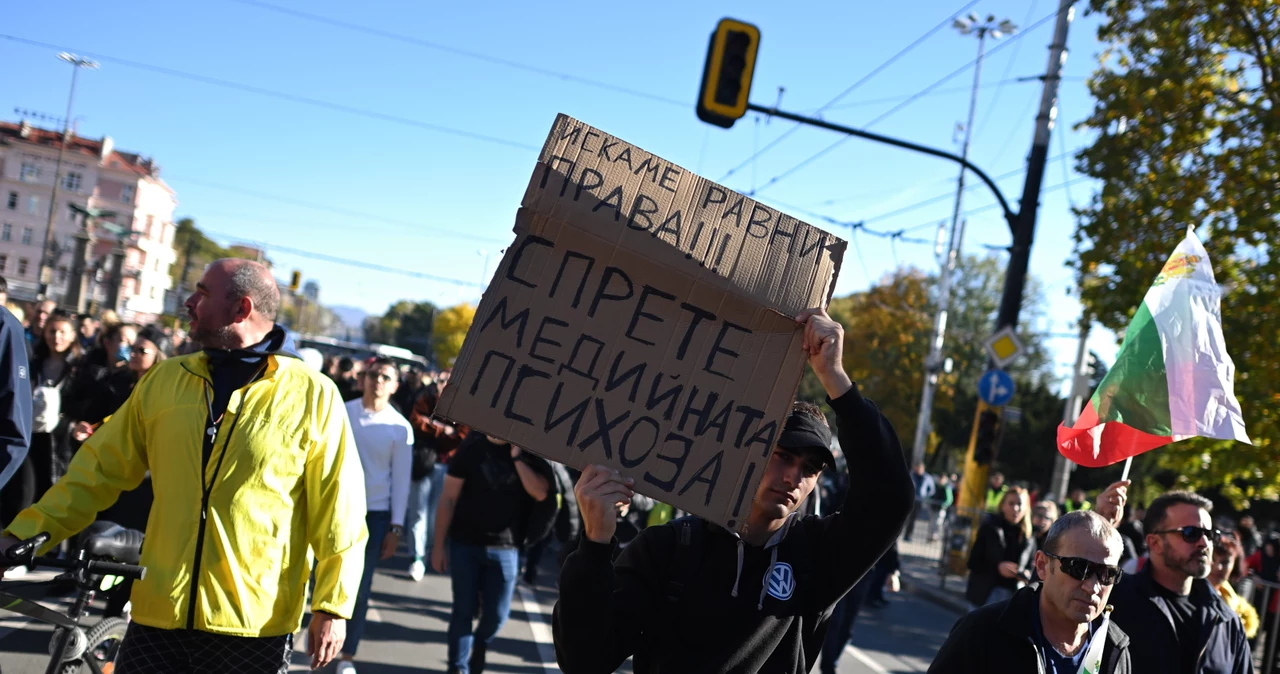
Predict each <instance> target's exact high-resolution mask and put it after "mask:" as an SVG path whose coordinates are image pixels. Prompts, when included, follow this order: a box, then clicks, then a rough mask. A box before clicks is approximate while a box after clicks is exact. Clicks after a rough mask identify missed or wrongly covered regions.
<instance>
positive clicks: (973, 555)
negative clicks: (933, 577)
mask: <svg viewBox="0 0 1280 674" xmlns="http://www.w3.org/2000/svg"><path fill="white" fill-rule="evenodd" d="M1014 529H1015V527H1014V526H1013V525H1009V524H1008V523H1007V522H1006V521H1005V519H1004V516H1003V515H1001V514H1000V513H995V514H992V515H988V516H987V519H986V521H984V522H983V523H982V526H980V527H978V536H977V538H976V539H975V540H974V541H973V549H972V550H970V551H969V564H968V566H969V584H968V585H967V586H966V587H965V591H964V598H965V599H967V600H969V603H971V604H974V605H975V606H982V605H983V604H985V603H987V597H988V596H990V595H991V590H993V589H995V588H996V587H1007V588H1009V589H1010V590H1013V591H1016V590H1017V589H1018V587H1019V585H1020V583H1019V581H1018V579H1016V578H1005V577H1004V576H1002V575H1000V573H999V571H998V569H999V566H1000V562H1014V563H1016V564H1017V565H1018V569H1019V570H1020V571H1025V570H1028V569H1030V568H1031V560H1032V558H1033V557H1034V556H1035V554H1036V539H1035V536H1031V537H1028V538H1027V539H1026V540H1023V541H1019V540H1017V539H1016V538H1015V537H1013V536H1011V535H1010V534H1013V533H1015V532H1014Z"/></svg>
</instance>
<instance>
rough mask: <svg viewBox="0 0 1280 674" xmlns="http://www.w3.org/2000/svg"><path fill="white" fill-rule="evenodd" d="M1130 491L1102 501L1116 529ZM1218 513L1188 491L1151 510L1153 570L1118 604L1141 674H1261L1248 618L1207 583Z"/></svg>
mask: <svg viewBox="0 0 1280 674" xmlns="http://www.w3.org/2000/svg"><path fill="white" fill-rule="evenodd" d="M1127 487H1128V483H1127V482H1120V483H1116V484H1113V485H1112V486H1111V487H1109V488H1108V489H1107V491H1106V492H1103V494H1102V495H1101V496H1100V497H1099V499H1098V509H1099V510H1101V514H1102V515H1103V516H1104V517H1107V519H1108V520H1109V521H1111V522H1112V523H1113V524H1114V523H1116V522H1118V521H1119V519H1120V517H1121V516H1122V513H1123V512H1124V499H1125V497H1126V495H1127ZM1212 510H1213V503H1211V502H1210V501H1209V500H1208V499H1206V498H1204V497H1203V496H1200V495H1198V494H1193V493H1191V492H1187V491H1172V492H1168V493H1166V494H1164V495H1162V496H1160V497H1159V498H1157V499H1155V500H1154V501H1152V502H1151V504H1150V505H1149V506H1148V507H1147V517H1146V520H1145V521H1144V522H1143V529H1144V531H1145V532H1146V537H1147V548H1148V550H1149V551H1150V553H1149V559H1148V562H1147V564H1146V565H1145V566H1143V568H1142V570H1141V571H1139V572H1138V574H1137V575H1135V576H1130V577H1128V578H1125V579H1124V580H1123V581H1121V582H1120V585H1119V586H1118V587H1116V589H1115V592H1114V593H1113V594H1112V596H1111V601H1112V603H1113V604H1114V605H1115V607H1116V610H1115V614H1114V616H1113V619H1114V620H1115V621H1116V622H1117V623H1118V624H1119V625H1120V627H1122V628H1123V629H1124V631H1125V633H1127V634H1128V635H1129V636H1130V637H1131V638H1132V639H1133V643H1132V646H1131V652H1132V655H1133V671H1134V672H1137V673H1138V674H1144V673H1145V672H1152V673H1153V674H1154V673H1157V672H1158V673H1160V674H1169V673H1171V672H1172V673H1175V674H1176V673H1180V672H1195V673H1197V674H1199V673H1201V672H1204V673H1208V672H1215V673H1216V672H1229V673H1232V674H1244V673H1246V672H1252V671H1253V660H1252V655H1251V654H1250V651H1249V642H1248V641H1247V640H1246V639H1245V635H1244V626H1243V624H1242V623H1241V621H1240V617H1239V616H1237V615H1236V614H1235V612H1233V611H1232V610H1231V607H1230V606H1228V605H1227V603H1226V602H1225V601H1224V600H1223V599H1222V597H1221V596H1220V595H1219V594H1218V593H1217V592H1216V591H1214V589H1213V587H1212V586H1211V585H1210V584H1209V582H1208V581H1207V580H1206V578H1207V577H1208V576H1209V571H1210V567H1211V566H1212V564H1211V561H1210V560H1211V559H1212V553H1213V547H1214V545H1215V544H1216V543H1217V542H1218V540H1219V536H1220V532H1218V531H1217V530H1216V529H1213V528H1212V526H1213V525H1212V523H1211V522H1212V520H1210V513H1211V512H1212Z"/></svg>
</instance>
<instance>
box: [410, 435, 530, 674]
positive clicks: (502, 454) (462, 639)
mask: <svg viewBox="0 0 1280 674" xmlns="http://www.w3.org/2000/svg"><path fill="white" fill-rule="evenodd" d="M553 479H554V478H553V477H552V471H551V466H550V465H549V464H548V463H547V462H546V460H544V459H542V458H540V457H537V456H534V455H532V454H530V453H528V452H525V451H523V450H521V449H520V448H519V447H517V446H515V445H512V444H510V443H507V442H503V441H502V440H499V439H498V438H493V437H489V436H486V435H484V434H481V433H473V434H471V436H470V437H468V438H467V439H466V441H464V442H463V443H462V446H461V447H459V448H458V452H457V454H456V455H455V456H454V457H453V459H452V460H451V461H450V462H449V472H448V475H447V476H446V477H445V479H444V490H443V491H442V493H441V494H440V507H439V509H438V511H437V513H436V524H435V544H434V546H433V547H432V549H431V568H433V569H435V570H436V572H437V573H445V572H446V571H447V572H448V573H449V575H450V577H451V585H452V587H453V611H452V614H451V616H450V618H449V636H448V639H449V663H448V671H449V672H450V674H454V673H457V674H471V673H474V674H479V673H480V672H483V671H484V667H485V659H486V654H487V652H488V648H489V646H490V644H492V643H493V639H494V637H496V636H497V634H498V631H499V630H501V629H502V626H503V625H504V624H505V623H506V622H507V617H508V616H509V615H510V613H511V595H512V593H514V592H515V587H516V579H517V578H518V577H519V573H520V552H519V549H520V546H521V545H523V543H524V535H525V531H524V522H525V521H526V519H527V517H528V516H529V514H530V513H531V512H532V510H533V507H534V503H535V502H537V501H544V500H546V499H547V498H548V497H552V496H553V494H554V492H553V489H552V482H553ZM446 540H447V541H448V548H447V551H448V556H447V557H446ZM446 560H447V561H446ZM477 607H479V609H480V621H479V624H478V625H476V624H475V622H476V621H475V617H476V608H477Z"/></svg>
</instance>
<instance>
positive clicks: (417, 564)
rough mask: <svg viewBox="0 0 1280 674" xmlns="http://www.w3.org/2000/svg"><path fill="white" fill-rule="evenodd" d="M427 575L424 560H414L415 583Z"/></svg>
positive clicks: (410, 571)
mask: <svg viewBox="0 0 1280 674" xmlns="http://www.w3.org/2000/svg"><path fill="white" fill-rule="evenodd" d="M426 575H427V566H426V565H425V564H423V563H422V560H421V559H415V560H413V563H412V564H410V565H409V577H410V578H412V579H414V580H415V581H419V580H422V579H423V578H425V577H426ZM351 671H352V672H354V671H355V670H354V669H352V670H351Z"/></svg>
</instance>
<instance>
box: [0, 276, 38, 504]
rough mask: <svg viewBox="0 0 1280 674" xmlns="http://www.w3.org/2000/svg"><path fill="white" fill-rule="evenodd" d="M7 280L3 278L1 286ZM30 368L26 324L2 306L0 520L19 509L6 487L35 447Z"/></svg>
mask: <svg viewBox="0 0 1280 674" xmlns="http://www.w3.org/2000/svg"><path fill="white" fill-rule="evenodd" d="M3 283H4V279H3V278H0V285H2V284H3ZM5 287H7V286H5ZM27 368H28V365H27V347H26V340H25V339H24V338H23V335H22V323H21V321H19V320H18V319H17V318H16V317H14V315H13V314H11V313H9V312H8V311H7V310H4V309H0V522H3V521H7V520H8V518H9V517H11V516H12V515H13V514H14V513H16V512H17V511H16V510H15V511H13V512H6V511H5V506H6V504H5V502H4V499H3V494H4V487H5V485H6V484H8V482H9V480H10V478H12V477H13V476H14V474H16V473H17V472H18V469H19V468H21V467H22V464H23V462H24V461H26V458H27V450H28V448H29V447H30V446H31V382H30V381H29V378H28V374H27Z"/></svg>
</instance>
